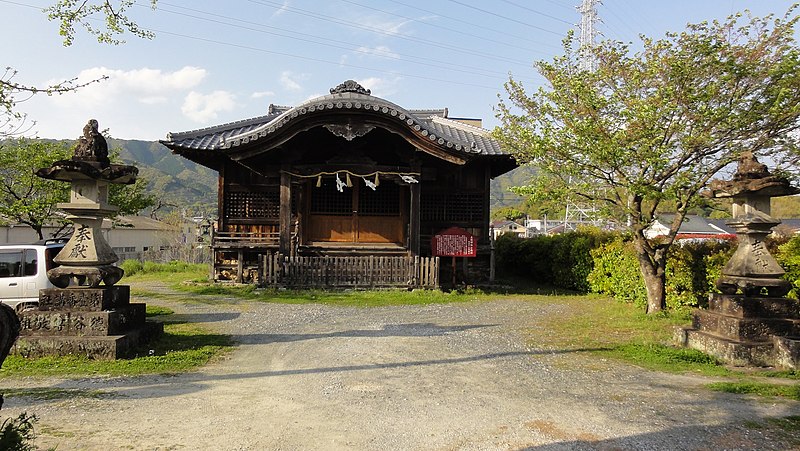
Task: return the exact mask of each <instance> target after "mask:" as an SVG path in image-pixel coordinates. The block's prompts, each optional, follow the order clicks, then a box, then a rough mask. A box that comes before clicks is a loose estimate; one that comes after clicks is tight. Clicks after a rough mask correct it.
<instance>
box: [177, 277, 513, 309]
mask: <svg viewBox="0 0 800 451" xmlns="http://www.w3.org/2000/svg"><path fill="white" fill-rule="evenodd" d="M177 288H178V289H180V290H181V291H184V292H187V293H192V294H194V295H199V296H222V297H230V298H237V299H245V300H252V301H258V302H273V303H280V304H325V305H338V306H348V307H381V306H389V305H422V304H443V303H450V302H468V301H478V300H489V299H498V298H499V297H502V296H498V295H490V294H487V293H484V292H483V291H481V290H477V289H474V288H472V289H467V290H462V291H452V292H443V291H438V290H414V291H408V290H364V291H362V290H331V291H324V290H276V289H256V288H255V286H254V285H234V284H222V283H217V284H211V283H204V284H193V283H189V284H182V285H180V286H179V287H177ZM192 300H193V301H197V300H198V299H197V298H192Z"/></svg>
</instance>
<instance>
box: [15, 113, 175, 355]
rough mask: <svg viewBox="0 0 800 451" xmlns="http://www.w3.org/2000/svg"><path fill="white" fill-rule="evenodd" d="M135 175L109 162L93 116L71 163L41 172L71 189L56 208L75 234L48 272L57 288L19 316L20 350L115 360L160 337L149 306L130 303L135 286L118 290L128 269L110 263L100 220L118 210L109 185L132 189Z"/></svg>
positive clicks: (45, 291) (133, 170)
mask: <svg viewBox="0 0 800 451" xmlns="http://www.w3.org/2000/svg"><path fill="white" fill-rule="evenodd" d="M138 172H139V170H138V169H137V168H136V167H135V166H126V165H118V164H111V162H110V161H109V159H108V145H107V144H106V140H105V138H104V137H103V135H102V134H100V132H99V131H98V124H97V121H96V120H94V119H92V120H90V121H89V123H88V124H86V126H85V127H84V128H83V136H82V137H81V138H80V139H79V141H78V144H77V145H76V146H75V151H74V155H73V157H72V158H71V159H69V160H60V161H56V162H55V163H53V164H52V165H51V166H50V167H48V168H41V169H39V170H38V171H37V173H36V174H37V175H38V176H39V177H43V178H46V179H52V180H60V181H65V182H69V183H70V184H71V190H70V199H69V202H67V203H60V204H58V207H59V208H61V209H62V210H64V211H65V212H67V214H68V216H67V219H70V220H71V221H73V223H74V231H73V233H72V236H71V237H70V239H69V241H68V242H67V244H66V245H65V246H64V248H63V249H62V250H61V252H59V253H58V255H57V256H56V257H55V258H54V259H53V261H54V262H55V263H57V264H58V265H59V266H57V267H55V268H53V269H51V270H49V271H48V272H47V276H48V278H49V279H50V281H51V282H52V283H53V285H55V286H56V287H58V288H52V289H43V290H41V291H40V293H39V307H38V309H34V310H29V311H25V312H22V313H21V314H20V322H21V325H22V332H21V336H20V339H19V341H18V343H17V353H19V354H22V355H26V356H40V355H53V354H55V355H65V354H78V355H86V356H89V357H91V358H111V359H113V358H118V357H124V356H126V355H128V354H129V353H130V352H131V351H133V349H134V348H135V346H136V345H137V344H139V342H141V341H143V340H144V339H146V338H147V337H149V336H151V335H153V334H158V333H160V330H161V326H160V325H158V324H155V323H148V322H146V321H145V304H132V303H130V287H128V286H120V285H116V283H117V282H119V280H120V279H121V278H122V276H123V270H122V268H119V267H116V266H114V265H113V264H114V263H115V262H117V260H118V257H117V255H116V254H115V253H114V251H113V249H111V246H109V244H108V242H106V240H105V238H104V237H103V234H102V231H101V225H102V222H103V218H106V217H111V216H113V215H115V214H116V212H117V211H118V208H117V207H115V206H113V205H109V204H108V187H109V185H110V184H112V183H121V184H132V183H134V182H135V181H136V176H137V175H138ZM101 283H102V284H103V285H101Z"/></svg>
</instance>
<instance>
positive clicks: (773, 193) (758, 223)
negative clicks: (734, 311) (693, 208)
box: [711, 152, 800, 296]
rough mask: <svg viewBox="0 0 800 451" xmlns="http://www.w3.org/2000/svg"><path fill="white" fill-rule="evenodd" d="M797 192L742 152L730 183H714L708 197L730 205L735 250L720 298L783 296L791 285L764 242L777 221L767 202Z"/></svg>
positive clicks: (722, 281)
mask: <svg viewBox="0 0 800 451" xmlns="http://www.w3.org/2000/svg"><path fill="white" fill-rule="evenodd" d="M798 192H800V190H798V189H797V188H794V187H792V186H791V185H789V181H788V180H787V179H785V178H783V177H778V176H774V175H772V174H770V173H769V171H768V170H767V166H766V165H763V164H761V163H759V162H758V161H757V160H756V158H755V157H754V156H753V154H752V153H751V152H745V153H744V154H743V155H742V157H741V159H740V161H739V166H738V168H737V171H736V173H735V174H734V175H733V179H732V180H715V181H713V182H712V183H711V195H712V196H713V197H716V198H730V199H732V201H733V211H732V215H733V219H732V220H731V221H728V225H730V226H731V227H733V228H734V230H736V235H737V236H738V238H739V247H738V248H737V249H736V252H735V253H734V254H733V256H732V257H731V259H730V261H728V264H727V265H725V267H724V268H723V269H722V277H720V278H719V280H718V281H717V288H718V289H719V290H720V291H721V292H722V293H724V294H736V293H737V292H741V293H743V294H744V295H745V296H758V295H759V294H761V293H762V292H766V294H768V295H769V296H784V295H785V294H786V293H788V292H789V290H790V289H791V284H790V283H789V282H788V281H786V280H784V279H782V278H781V277H782V276H783V275H784V274H785V272H784V270H783V268H781V266H780V265H779V264H778V262H777V261H775V258H774V257H773V256H772V254H770V252H769V249H767V246H766V244H765V239H766V237H767V235H769V233H770V231H771V230H772V228H773V227H775V226H776V225H778V224H780V221H779V220H777V219H774V218H773V217H771V216H770V199H772V198H773V197H779V196H788V195H792V194H797V193H798Z"/></svg>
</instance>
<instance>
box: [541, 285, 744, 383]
mask: <svg viewBox="0 0 800 451" xmlns="http://www.w3.org/2000/svg"><path fill="white" fill-rule="evenodd" d="M561 300H563V302H564V303H565V305H566V306H568V307H569V308H568V309H567V311H566V312H564V314H561V315H554V316H552V317H550V318H549V319H548V321H547V322H546V323H545V324H544V327H545V329H546V330H547V336H548V338H549V340H550V344H551V345H555V346H560V347H563V348H566V349H583V350H587V351H588V352H590V353H593V354H595V355H600V356H603V357H606V358H611V359H616V360H621V361H625V362H629V363H632V364H635V365H639V366H641V367H643V368H647V369H650V370H654V371H663V372H671V373H699V374H703V375H707V376H726V375H729V374H730V370H728V369H727V368H725V367H724V366H722V365H721V363H720V362H718V361H717V360H716V359H715V358H713V357H710V356H708V355H706V354H704V353H702V352H700V351H696V350H693V349H684V348H678V347H675V346H670V345H669V344H670V343H671V342H672V339H673V334H674V331H675V327H679V326H688V325H689V324H690V321H691V318H690V315H689V313H688V312H685V311H665V312H662V313H658V314H655V315H647V314H646V313H644V311H642V310H641V309H640V308H638V307H636V306H634V305H632V304H625V303H621V302H618V301H614V300H612V299H609V298H606V297H600V296H585V297H581V298H573V299H570V298H559V301H561Z"/></svg>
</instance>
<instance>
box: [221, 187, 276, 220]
mask: <svg viewBox="0 0 800 451" xmlns="http://www.w3.org/2000/svg"><path fill="white" fill-rule="evenodd" d="M280 210H281V197H280V192H279V190H278V188H277V187H276V188H275V189H271V190H268V191H257V192H238V191H228V192H226V193H225V217H226V218H235V219H252V218H268V219H277V218H278V217H279V215H280Z"/></svg>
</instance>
